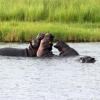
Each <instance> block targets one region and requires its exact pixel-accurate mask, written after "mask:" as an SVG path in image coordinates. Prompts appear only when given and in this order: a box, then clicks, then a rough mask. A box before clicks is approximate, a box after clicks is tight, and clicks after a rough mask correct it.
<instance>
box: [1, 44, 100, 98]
mask: <svg viewBox="0 0 100 100" xmlns="http://www.w3.org/2000/svg"><path fill="white" fill-rule="evenodd" d="M69 45H70V46H71V47H73V48H75V49H76V50H77V51H78V52H79V53H80V55H90V56H93V57H95V58H96V60H97V61H96V62H95V63H94V64H82V63H80V62H78V60H77V59H78V57H76V58H50V59H47V58H45V59H39V58H23V57H18V58H16V57H2V56H0V100H100V67H99V66H100V50H99V49H100V43H74V44H73V43H69ZM27 46H28V44H0V48H2V47H18V48H25V47H27ZM53 52H54V53H55V54H58V51H57V50H56V49H53Z"/></svg>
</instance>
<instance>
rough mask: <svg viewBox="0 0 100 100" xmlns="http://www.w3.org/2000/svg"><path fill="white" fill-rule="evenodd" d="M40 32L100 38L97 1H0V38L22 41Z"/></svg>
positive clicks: (72, 37) (65, 37)
mask: <svg viewBox="0 0 100 100" xmlns="http://www.w3.org/2000/svg"><path fill="white" fill-rule="evenodd" d="M39 32H51V33H53V34H54V35H55V37H56V39H55V40H57V39H63V40H65V41H69V42H89V41H100V0H0V41H8V42H25V41H29V40H31V39H32V37H34V38H35V37H36V35H37V34H38V33H39Z"/></svg>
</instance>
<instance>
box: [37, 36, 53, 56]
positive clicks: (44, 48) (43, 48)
mask: <svg viewBox="0 0 100 100" xmlns="http://www.w3.org/2000/svg"><path fill="white" fill-rule="evenodd" d="M53 38H54V37H53V35H52V34H46V35H45V36H44V38H43V39H42V40H41V42H40V46H39V48H38V51H37V57H51V56H53V53H52V46H53V43H52V42H53Z"/></svg>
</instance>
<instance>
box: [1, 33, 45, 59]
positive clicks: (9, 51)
mask: <svg viewBox="0 0 100 100" xmlns="http://www.w3.org/2000/svg"><path fill="white" fill-rule="evenodd" d="M43 37H44V33H40V34H38V36H37V38H36V39H35V40H34V44H32V41H30V43H29V47H28V48H24V49H18V48H8V47H7V48H1V49H0V55H2V56H20V57H36V53H37V50H38V47H39V45H40V41H41V39H42V38H43Z"/></svg>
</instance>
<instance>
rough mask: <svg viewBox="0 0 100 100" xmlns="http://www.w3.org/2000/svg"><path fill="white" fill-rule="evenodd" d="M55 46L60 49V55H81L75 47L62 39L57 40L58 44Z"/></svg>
mask: <svg viewBox="0 0 100 100" xmlns="http://www.w3.org/2000/svg"><path fill="white" fill-rule="evenodd" d="M54 47H55V48H56V49H58V50H59V52H60V54H59V56H62V57H64V56H67V57H69V56H78V55H79V53H78V52H77V51H76V50H75V49H73V48H71V47H70V46H69V45H68V44H66V43H65V42H64V41H62V40H60V41H57V43H56V45H54Z"/></svg>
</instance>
